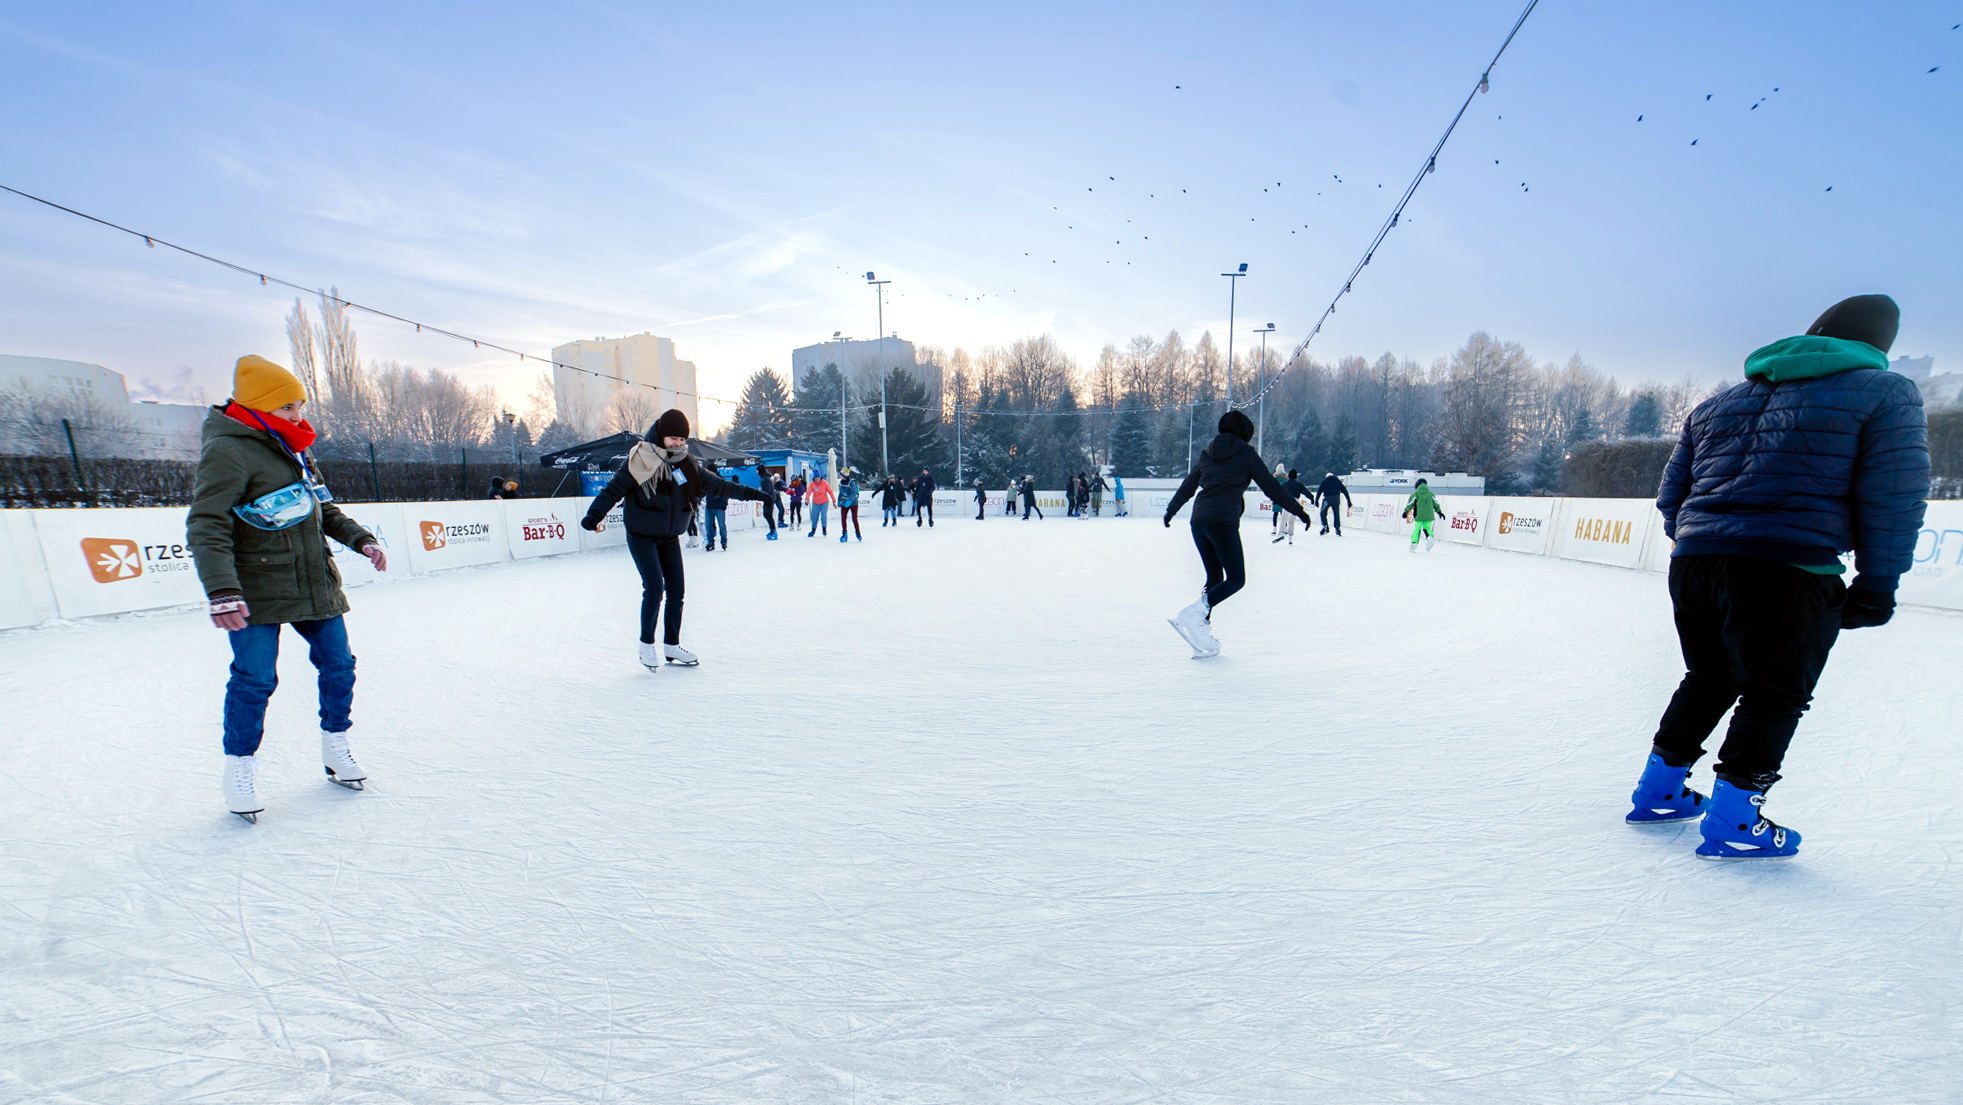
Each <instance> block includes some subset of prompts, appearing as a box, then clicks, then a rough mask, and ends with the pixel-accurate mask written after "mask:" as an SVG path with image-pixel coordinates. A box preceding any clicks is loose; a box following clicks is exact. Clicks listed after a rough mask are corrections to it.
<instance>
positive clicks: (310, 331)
mask: <svg viewBox="0 0 1963 1105" xmlns="http://www.w3.org/2000/svg"><path fill="white" fill-rule="evenodd" d="M286 343H287V345H289V346H291V347H292V349H293V374H294V375H295V376H298V377H300V382H301V383H303V384H305V385H306V386H307V405H308V406H309V407H312V408H313V409H314V410H316V411H318V410H319V409H320V370H319V366H318V365H317V364H316V363H315V361H314V324H313V321H312V320H311V319H309V318H308V317H307V305H306V304H304V303H302V302H300V300H299V297H297V296H296V297H294V300H293V311H292V313H291V314H289V315H287V316H286Z"/></svg>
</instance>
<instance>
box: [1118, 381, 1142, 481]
mask: <svg viewBox="0 0 1963 1105" xmlns="http://www.w3.org/2000/svg"><path fill="white" fill-rule="evenodd" d="M1144 405H1145V399H1144V397H1143V396H1141V395H1139V394H1138V393H1137V392H1135V391H1132V392H1126V393H1125V397H1124V399H1123V400H1122V401H1120V403H1119V405H1118V421H1117V422H1116V423H1115V424H1114V425H1113V426H1112V427H1111V446H1110V448H1111V467H1112V469H1113V470H1114V471H1116V472H1117V473H1118V475H1120V476H1127V475H1129V476H1134V477H1136V476H1146V475H1150V474H1151V472H1152V423H1151V422H1150V421H1149V420H1148V419H1147V417H1146V414H1145V412H1144V411H1143V410H1141V409H1140V408H1142V407H1143V406H1144Z"/></svg>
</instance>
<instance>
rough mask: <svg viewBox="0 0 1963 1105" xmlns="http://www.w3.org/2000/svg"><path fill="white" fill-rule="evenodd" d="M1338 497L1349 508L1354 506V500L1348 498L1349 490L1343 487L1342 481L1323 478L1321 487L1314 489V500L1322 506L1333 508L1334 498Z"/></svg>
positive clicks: (1330, 477) (1331, 477)
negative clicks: (1347, 503) (1343, 500)
mask: <svg viewBox="0 0 1963 1105" xmlns="http://www.w3.org/2000/svg"><path fill="white" fill-rule="evenodd" d="M1339 495H1340V496H1342V498H1343V499H1345V500H1346V501H1348V502H1349V504H1350V505H1351V506H1355V505H1356V500H1354V499H1351V498H1350V489H1349V488H1347V487H1344V486H1343V481H1342V480H1339V479H1337V478H1336V477H1334V476H1326V477H1324V478H1323V481H1322V486H1321V487H1318V488H1316V489H1315V499H1316V501H1317V502H1319V503H1321V504H1322V505H1323V506H1335V505H1336V497H1337V496H1339Z"/></svg>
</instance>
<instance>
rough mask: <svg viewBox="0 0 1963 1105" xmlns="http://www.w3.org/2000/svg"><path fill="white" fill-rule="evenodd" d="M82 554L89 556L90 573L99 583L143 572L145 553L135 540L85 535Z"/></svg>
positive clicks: (126, 577)
mask: <svg viewBox="0 0 1963 1105" xmlns="http://www.w3.org/2000/svg"><path fill="white" fill-rule="evenodd" d="M82 555H83V556H84V557H87V558H88V562H89V574H90V575H92V576H94V577H95V581H96V582H97V583H115V582H117V581H118V580H124V579H135V578H136V577H137V576H140V575H142V574H143V553H142V552H141V551H140V550H139V549H138V548H137V547H136V542H134V541H118V540H115V539H113V538H104V537H84V538H82Z"/></svg>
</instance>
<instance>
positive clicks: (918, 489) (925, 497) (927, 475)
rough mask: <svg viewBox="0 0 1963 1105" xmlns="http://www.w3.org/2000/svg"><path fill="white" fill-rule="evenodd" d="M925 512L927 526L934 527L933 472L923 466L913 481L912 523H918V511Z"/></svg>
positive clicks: (915, 524)
mask: <svg viewBox="0 0 1963 1105" xmlns="http://www.w3.org/2000/svg"><path fill="white" fill-rule="evenodd" d="M923 510H924V511H926V512H927V528H928V529H932V528H934V474H933V473H932V472H929V471H927V470H926V469H925V468H922V469H921V470H920V478H919V479H917V480H915V481H913V524H914V526H915V527H916V528H918V527H919V525H920V512H921V511H923Z"/></svg>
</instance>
